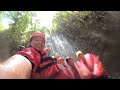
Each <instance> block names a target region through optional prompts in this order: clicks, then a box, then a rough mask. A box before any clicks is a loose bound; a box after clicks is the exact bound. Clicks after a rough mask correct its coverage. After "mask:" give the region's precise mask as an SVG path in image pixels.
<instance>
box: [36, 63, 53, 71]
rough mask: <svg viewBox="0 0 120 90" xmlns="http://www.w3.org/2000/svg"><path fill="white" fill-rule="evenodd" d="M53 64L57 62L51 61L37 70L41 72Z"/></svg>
mask: <svg viewBox="0 0 120 90" xmlns="http://www.w3.org/2000/svg"><path fill="white" fill-rule="evenodd" d="M53 64H55V63H54V62H51V63H49V64H47V65H45V66H43V67H38V68H37V69H36V72H38V73H40V72H41V71H43V70H45V69H47V68H48V67H50V66H52V65H53Z"/></svg>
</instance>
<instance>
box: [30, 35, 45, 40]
mask: <svg viewBox="0 0 120 90" xmlns="http://www.w3.org/2000/svg"><path fill="white" fill-rule="evenodd" d="M32 40H42V41H44V39H43V38H41V37H40V36H34V37H32Z"/></svg>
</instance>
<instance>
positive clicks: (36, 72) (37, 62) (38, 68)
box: [16, 47, 76, 79]
mask: <svg viewBox="0 0 120 90" xmlns="http://www.w3.org/2000/svg"><path fill="white" fill-rule="evenodd" d="M16 54H20V55H22V56H24V57H26V58H28V60H30V62H31V63H32V67H33V68H32V73H31V78H32V79H74V78H76V77H75V74H74V73H73V71H72V70H71V69H70V68H68V67H66V66H63V65H61V64H56V63H55V62H54V61H53V58H52V57H47V54H46V52H45V51H44V50H42V51H41V52H38V51H36V50H35V49H34V48H32V47H29V48H25V49H23V50H22V51H18V52H17V53H16Z"/></svg>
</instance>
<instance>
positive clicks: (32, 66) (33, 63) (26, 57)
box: [24, 56, 34, 70]
mask: <svg viewBox="0 0 120 90" xmlns="http://www.w3.org/2000/svg"><path fill="white" fill-rule="evenodd" d="M24 57H25V58H27V59H28V60H29V58H28V57H27V56H24ZM29 61H30V62H31V60H29ZM31 64H32V70H33V68H34V63H33V62H31Z"/></svg>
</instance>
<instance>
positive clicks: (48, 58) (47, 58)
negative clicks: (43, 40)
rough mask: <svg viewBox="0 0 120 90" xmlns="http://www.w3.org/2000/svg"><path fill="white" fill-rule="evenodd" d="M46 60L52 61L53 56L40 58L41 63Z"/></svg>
mask: <svg viewBox="0 0 120 90" xmlns="http://www.w3.org/2000/svg"><path fill="white" fill-rule="evenodd" d="M48 60H52V61H53V58H52V57H46V58H44V59H42V60H41V63H43V62H46V61H48Z"/></svg>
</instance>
